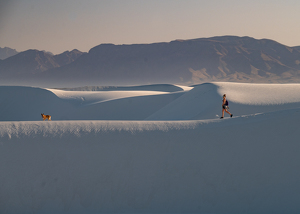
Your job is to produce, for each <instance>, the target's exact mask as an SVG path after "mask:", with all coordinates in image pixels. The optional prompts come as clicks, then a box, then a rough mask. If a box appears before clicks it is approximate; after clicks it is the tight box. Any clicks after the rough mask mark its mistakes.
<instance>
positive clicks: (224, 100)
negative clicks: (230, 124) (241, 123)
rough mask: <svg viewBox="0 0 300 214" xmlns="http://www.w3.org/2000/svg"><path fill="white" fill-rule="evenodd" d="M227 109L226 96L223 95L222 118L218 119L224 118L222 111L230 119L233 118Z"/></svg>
mask: <svg viewBox="0 0 300 214" xmlns="http://www.w3.org/2000/svg"><path fill="white" fill-rule="evenodd" d="M228 109H229V107H228V101H227V100H226V94H224V95H223V103H222V117H221V118H220V119H223V118H224V111H225V112H226V113H227V114H229V115H230V117H232V116H233V114H231V113H230V112H229V111H228Z"/></svg>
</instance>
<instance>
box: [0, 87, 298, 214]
mask: <svg viewBox="0 0 300 214" xmlns="http://www.w3.org/2000/svg"><path fill="white" fill-rule="evenodd" d="M0 89H1V90H0V99H1V105H0V108H1V109H0V110H1V111H0V113H1V114H0V116H1V118H7V121H6V122H0V172H1V173H0V213H1V214H2V213H4V214H11V213H22V214H27V213H42V214H44V213H72V214H77V213H78V214H79V213H80V214H82V213H87V214H92V213H158V212H159V213H297V212H298V211H299V210H300V183H299V180H300V172H299V170H298V168H299V163H300V156H299V153H300V144H299V120H300V110H299V107H300V105H299V100H300V99H299V97H300V95H297V92H295V91H299V90H298V89H299V85H298V84H294V85H267V84H266V85H257V84H245V85H244V84H235V83H215V84H203V85H199V86H197V87H195V88H193V89H192V90H186V91H183V92H180V93H169V92H168V93H163V94H152V93H151V94H143V95H142V94H140V95H141V96H137V97H126V95H124V96H125V97H122V96H119V95H121V93H119V95H118V96H113V97H109V96H107V97H105V99H104V98H103V96H102V95H103V94H102V95H101V96H99V97H97V96H98V95H99V94H98V95H96V96H95V94H90V93H89V94H76V93H74V94H72V96H69V97H68V98H64V97H63V95H60V96H59V97H58V96H57V95H56V94H54V93H53V92H51V91H49V90H45V89H40V88H27V87H0ZM254 92H255V93H256V94H257V96H253V93H254ZM274 92H276V95H273V93H274ZM56 93H57V92H56ZM116 93H118V92H116ZM138 93H140V92H138ZM147 93H148V92H147ZM223 93H226V94H227V96H228V100H229V105H230V110H232V112H233V113H235V116H234V117H233V118H228V116H227V117H226V118H225V119H223V120H220V119H218V118H217V119H216V116H215V114H216V113H218V114H220V109H221V96H222V94H223ZM133 94H134V93H133ZM133 94H131V95H133ZM65 95H66V94H65ZM69 95H70V94H69ZM133 96H134V95H133ZM247 96H249V99H245V97H247ZM70 97H71V98H70ZM79 97H83V100H81V101H78V99H77V98H79ZM98 98H99V99H103V100H102V101H105V100H106V101H105V102H102V101H101V100H97V99H98ZM111 98H112V99H111ZM279 98H281V99H280V100H279ZM113 99H114V100H113ZM249 100H250V101H251V102H250V101H249ZM99 101H100V103H99ZM97 102H98V103H97ZM91 103H97V104H91ZM86 104H88V105H86ZM104 105H106V106H105V108H104V107H103V106H104ZM115 105H117V107H116V108H115V109H112V108H114V106H115ZM215 105H216V106H215ZM68 109H72V111H73V113H74V114H75V115H76V114H80V115H81V117H82V120H80V121H79V120H73V119H74V118H75V116H72V114H69V115H68V116H70V119H72V120H65V121H59V120H57V121H56V118H57V117H58V116H63V113H62V112H65V113H66V114H67V113H68ZM99 109H100V110H101V109H106V110H107V114H108V116H110V117H111V115H110V113H112V112H115V113H116V112H120V111H121V113H122V114H128V117H127V118H133V117H134V116H135V115H139V116H140V117H141V118H142V117H145V118H146V117H149V118H150V116H147V115H149V114H150V112H152V116H151V117H152V118H153V117H154V116H156V117H158V118H159V119H161V118H162V117H165V118H169V119H170V121H125V120H115V121H112V120H106V121H99V120H84V117H85V116H90V115H91V114H97V111H99ZM122 109H123V110H122ZM240 109H242V110H240ZM43 110H45V112H41V111H43ZM46 110H47V111H46ZM110 111H111V112H110ZM40 112H41V113H45V114H47V113H48V112H52V113H53V121H49V122H48V121H34V120H41V117H40ZM121 113H120V114H119V115H118V117H121V116H122V115H121ZM163 113H164V114H163ZM15 114H16V115H17V116H15ZM36 114H37V117H36ZM206 114H208V116H205V115H206ZM211 115H212V116H211ZM98 116H99V117H100V116H101V115H100V114H98ZM31 117H32V118H33V119H31ZM102 117H104V116H103V115H102ZM124 117H125V116H124ZM204 117H207V119H202V120H196V119H197V118H204ZM35 118H36V119H35ZM145 118H144V119H145ZM177 118H182V119H183V120H179V121H175V120H176V119H177ZM188 118H191V119H193V120H189V119H188ZM21 119H22V120H24V121H21V122H19V121H12V120H21ZM26 119H28V120H30V119H31V120H32V121H25V120H26ZM2 120H3V119H2ZM9 120H11V121H9Z"/></svg>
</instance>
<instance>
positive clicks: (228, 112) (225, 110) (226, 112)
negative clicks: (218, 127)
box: [223, 109, 231, 117]
mask: <svg viewBox="0 0 300 214" xmlns="http://www.w3.org/2000/svg"><path fill="white" fill-rule="evenodd" d="M224 110H225V112H226V113H227V114H229V115H230V116H231V113H230V112H229V111H227V109H224ZM223 117H224V111H223Z"/></svg>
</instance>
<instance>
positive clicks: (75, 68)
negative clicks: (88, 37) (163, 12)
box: [0, 36, 300, 85]
mask: <svg viewBox="0 0 300 214" xmlns="http://www.w3.org/2000/svg"><path fill="white" fill-rule="evenodd" d="M0 75H1V81H2V82H3V81H5V82H7V81H8V82H9V81H13V80H15V81H21V82H22V81H32V82H39V83H42V82H48V83H50V82H52V83H56V84H59V83H61V85H63V83H70V84H71V83H74V84H76V85H96V84H97V85H134V84H154V83H178V84H187V85H191V84H197V83H202V82H208V81H231V82H271V83H275V82H280V83H284V82H299V81H300V46H298V47H288V46H285V45H283V44H280V43H278V42H276V41H273V40H268V39H261V40H257V39H254V38H251V37H236V36H221V37H212V38H200V39H193V40H175V41H172V42H169V43H154V44H134V45H113V44H101V45H99V46H96V47H94V48H92V49H91V50H90V51H89V52H88V53H83V52H80V51H78V50H73V51H71V52H64V53H62V54H59V55H51V54H47V53H45V52H42V51H37V50H28V51H24V52H21V53H18V54H16V55H14V56H12V57H9V58H7V59H4V60H2V61H0ZM2 82H1V83H2Z"/></svg>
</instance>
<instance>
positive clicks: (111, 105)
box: [0, 83, 300, 121]
mask: <svg viewBox="0 0 300 214" xmlns="http://www.w3.org/2000/svg"><path fill="white" fill-rule="evenodd" d="M163 86H164V85H161V86H160V90H163ZM157 87H158V86H156V88H157ZM165 87H166V90H168V89H169V88H170V85H166V86H165ZM176 87H178V86H176ZM150 88H151V86H148V89H150ZM299 91H300V84H246V83H206V84H201V85H198V86H195V87H182V91H175V92H163V91H147V90H144V91H137V90H132V91H124V90H123V91H64V90H57V89H42V88H33V87H13V86H1V87H0V99H1V100H2V102H1V105H0V120H1V121H36V120H40V119H41V116H40V114H41V113H45V114H50V115H51V116H52V119H53V120H199V119H215V118H218V117H219V116H220V114H221V102H222V94H224V93H226V94H227V98H228V100H229V106H230V112H231V113H233V114H234V116H241V115H248V114H254V113H261V112H270V111H278V110H284V109H292V108H297V107H299V103H300V93H298V92H299Z"/></svg>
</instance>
